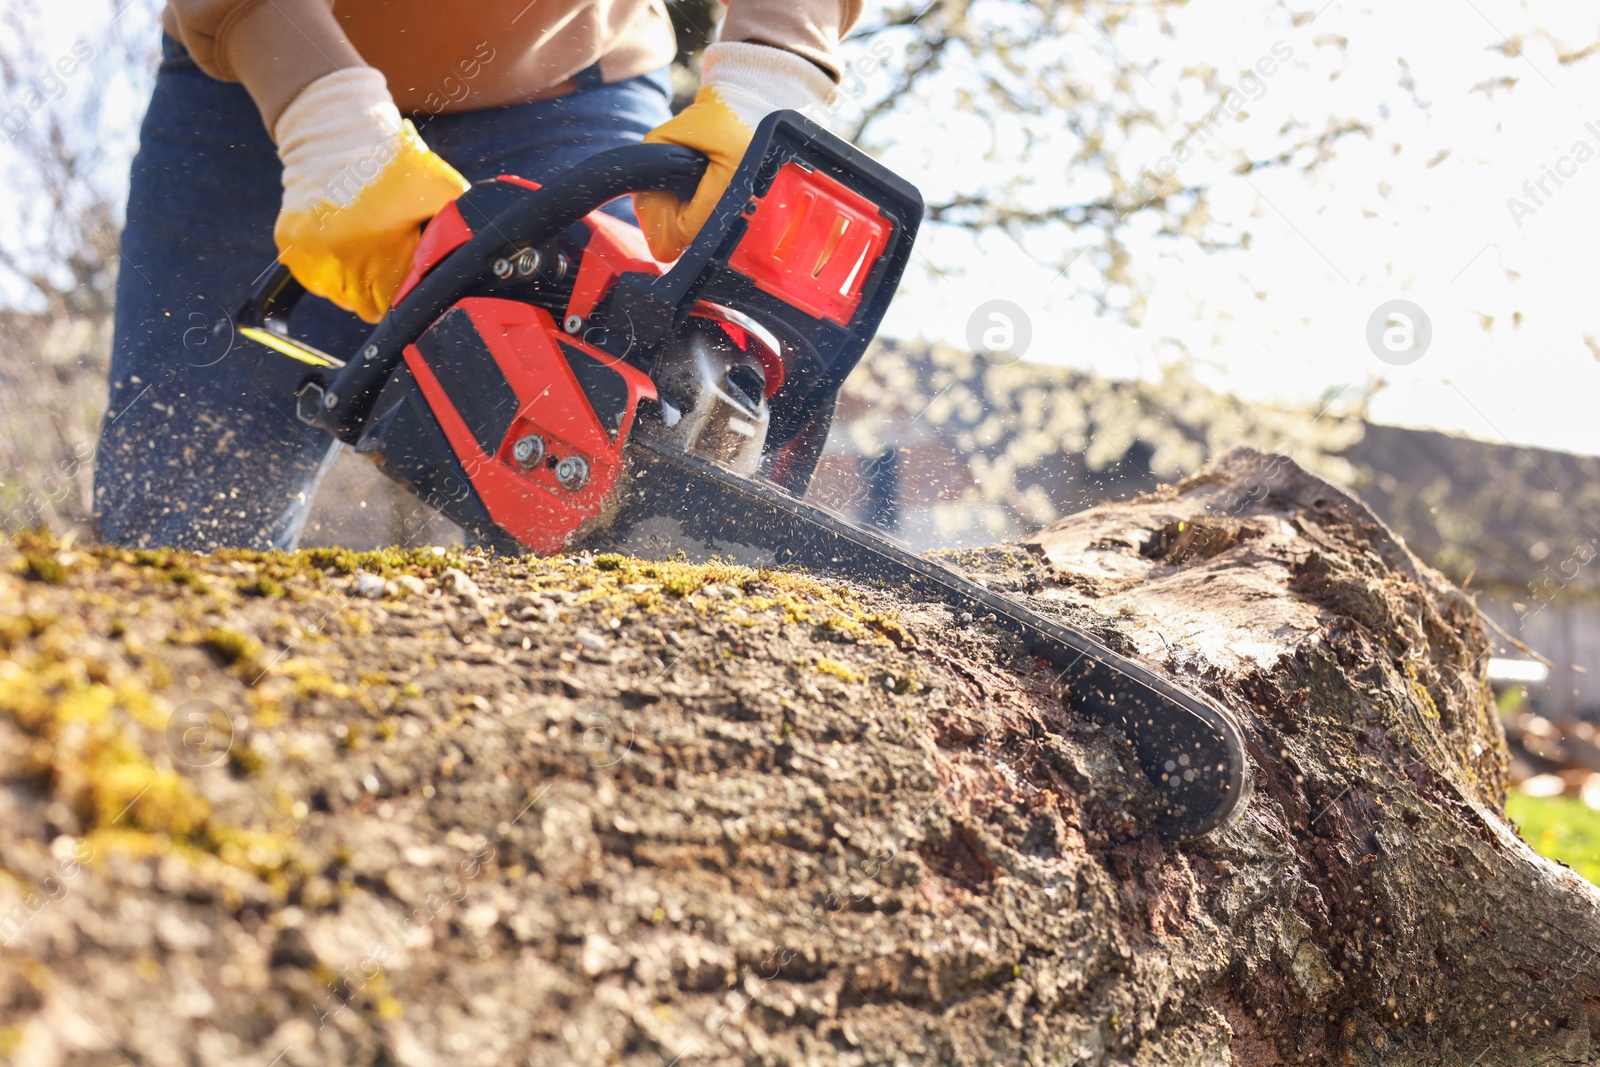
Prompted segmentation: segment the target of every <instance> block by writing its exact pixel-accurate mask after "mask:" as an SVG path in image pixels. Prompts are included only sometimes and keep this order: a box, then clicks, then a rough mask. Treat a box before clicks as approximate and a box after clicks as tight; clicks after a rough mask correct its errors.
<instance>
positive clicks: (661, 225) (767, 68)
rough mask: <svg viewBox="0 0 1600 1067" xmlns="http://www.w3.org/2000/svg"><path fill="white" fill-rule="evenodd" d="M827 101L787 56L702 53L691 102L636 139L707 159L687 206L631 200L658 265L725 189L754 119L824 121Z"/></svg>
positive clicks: (814, 78) (735, 48) (732, 47)
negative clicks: (786, 116)
mask: <svg viewBox="0 0 1600 1067" xmlns="http://www.w3.org/2000/svg"><path fill="white" fill-rule="evenodd" d="M832 94H833V79H832V78H830V77H829V76H828V75H827V74H826V73H824V72H823V71H822V69H821V68H820V67H817V66H816V65H815V64H813V63H812V62H811V61H810V60H808V59H802V58H801V57H800V56H797V55H795V54H794V53H793V52H785V51H784V50H783V49H781V48H769V47H768V46H766V45H762V44H745V43H743V42H731V41H730V42H726V43H718V44H714V45H712V46H711V47H709V48H707V49H706V54H705V66H704V74H703V76H702V77H701V81H700V91H699V92H698V93H696V94H695V98H694V102H693V103H691V104H690V105H689V106H688V107H686V108H684V109H683V110H682V111H681V112H679V113H678V114H677V115H675V116H674V117H673V118H672V119H671V120H669V121H667V122H664V123H662V124H661V125H660V126H657V127H656V128H655V129H653V130H651V131H650V132H649V133H648V134H646V135H645V138H644V140H645V144H676V145H683V146H684V147H686V148H693V149H694V150H695V151H697V152H701V153H703V154H704V155H706V156H707V157H709V158H710V160H711V164H710V166H708V167H707V168H706V174H705V177H704V178H702V179H700V187H699V188H698V189H696V190H695V194H694V199H692V200H690V201H689V202H688V203H687V204H685V203H684V202H682V201H681V200H679V199H678V198H677V197H675V196H673V195H672V194H670V193H635V194H634V197H633V208H634V211H635V213H636V214H637V215H638V216H639V226H640V228H641V229H643V230H644V237H645V240H646V241H647V242H648V243H649V245H650V254H651V255H653V256H655V257H656V258H657V259H659V260H662V261H663V262H665V261H667V260H673V259H677V258H678V257H679V256H680V255H682V254H683V250H684V249H685V248H687V247H688V246H689V242H690V241H692V240H694V236H695V234H697V233H699V232H700V227H701V226H704V225H705V222H706V219H708V218H710V217H711V209H712V208H714V207H716V205H717V200H718V199H719V198H720V197H721V196H722V193H723V191H724V190H725V189H727V188H728V182H729V181H730V180H732V178H733V172H734V170H735V169H736V168H737V167H738V166H739V160H740V159H742V158H744V153H745V149H747V148H749V147H750V138H751V137H752V136H753V135H754V134H755V128H756V125H757V124H758V123H759V122H760V121H761V120H762V119H764V118H766V117H767V116H768V115H769V114H771V113H772V112H774V111H781V110H783V109H784V108H792V109H794V110H796V111H805V112H806V113H807V114H808V115H809V116H810V117H812V118H818V117H825V116H826V103H827V101H828V99H829V97H831V96H832Z"/></svg>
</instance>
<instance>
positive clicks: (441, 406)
mask: <svg viewBox="0 0 1600 1067" xmlns="http://www.w3.org/2000/svg"><path fill="white" fill-rule="evenodd" d="M646 149H654V150H656V151H658V152H660V151H662V150H663V146H640V148H638V149H633V150H632V151H634V152H638V151H642V150H646ZM618 151H619V152H626V151H629V150H618ZM673 151H675V152H678V153H682V152H683V151H684V150H681V149H673ZM607 155H613V156H614V155H615V153H608V154H607ZM604 158H605V157H597V160H596V161H595V167H596V171H597V175H598V176H597V177H596V178H595V179H594V180H593V181H592V182H589V183H587V184H586V183H585V182H584V181H583V180H581V176H580V178H578V179H572V178H569V177H568V176H563V178H560V179H556V180H555V181H554V182H552V183H551V184H550V185H549V186H547V187H545V188H542V189H541V187H540V186H538V185H536V184H534V183H532V182H529V181H525V180H523V179H520V178H515V177H502V178H499V179H496V180H494V181H490V182H481V183H479V184H477V185H475V186H474V187H473V188H472V189H470V190H469V191H468V192H467V193H465V194H464V195H463V196H462V197H461V198H460V199H459V200H458V201H456V202H455V203H454V204H452V205H450V206H449V207H447V208H446V209H445V210H444V211H442V212H441V213H440V214H439V215H438V216H437V217H436V218H434V220H433V221H432V222H431V223H429V225H428V227H427V229H426V230H425V231H424V233H423V236H422V240H421V242H420V243H419V245H418V248H417V252H416V256H415V259H414V262H413V265H412V269H411V272H410V274H409V275H408V277H407V278H406V280H405V282H404V283H403V284H402V287H401V289H400V292H399V293H398V295H397V296H396V298H395V303H394V306H393V308H392V309H391V311H390V313H389V315H388V316H386V318H385V320H384V322H383V323H381V324H380V325H379V326H378V328H377V329H376V330H375V331H374V333H373V335H372V336H371V338H370V339H369V341H368V343H367V344H366V345H365V346H363V349H362V351H361V352H359V353H358V354H357V356H356V358H355V359H353V360H350V361H348V362H344V363H341V361H339V360H336V359H334V358H333V357H331V356H328V355H327V354H325V353H311V352H309V350H305V349H304V346H299V345H296V344H295V343H294V342H292V341H291V340H289V339H288V337H287V336H286V331H284V330H283V329H282V328H281V320H282V318H283V317H284V311H285V307H286V306H288V305H292V302H293V297H294V294H293V293H288V294H287V298H285V294H284V293H280V292H278V291H276V290H274V291H270V292H266V293H264V294H258V296H257V298H256V299H255V300H254V301H252V303H251V304H250V305H247V306H246V308H245V311H244V312H243V313H242V314H241V323H242V324H243V325H244V326H246V327H247V328H246V329H244V330H241V331H240V333H241V334H242V335H243V337H244V338H245V342H244V343H246V344H251V345H255V346H257V347H263V346H264V347H267V348H271V349H273V350H274V351H275V352H276V353H277V354H278V355H283V354H287V355H295V356H296V357H297V359H299V360H301V362H302V367H301V368H300V370H299V371H298V374H299V377H298V378H297V379H296V383H295V385H294V387H293V392H294V393H296V394H297V396H298V397H299V403H298V410H299V411H300V413H301V417H302V418H303V419H304V420H305V421H307V422H310V423H312V424H314V425H318V426H322V427H324V428H327V429H329V430H331V431H333V432H334V433H335V434H336V435H337V436H339V437H340V438H341V439H343V440H346V441H347V442H349V443H352V444H354V445H355V446H356V448H357V450H358V451H360V452H362V453H364V454H367V455H370V456H372V457H373V458H374V459H376V460H377V461H378V463H379V464H380V466H381V467H382V468H383V470H384V471H385V472H386V473H387V474H388V475H389V476H391V477H393V478H395V479H396V480H398V481H400V482H401V483H403V484H404V485H406V486H407V487H408V488H410V489H411V490H412V491H413V492H415V493H417V494H418V495H419V496H420V497H422V499H423V500H424V501H425V502H427V503H428V504H430V505H432V506H433V507H435V508H437V509H438V510H440V511H442V512H443V513H444V514H445V515H447V516H448V517H449V518H451V519H452V520H454V521H455V522H457V523H459V524H460V525H462V526H463V527H465V528H466V529H468V530H469V531H471V532H472V533H473V534H474V535H476V536H478V537H479V538H481V539H483V540H486V541H488V542H490V543H492V544H496V545H498V546H500V547H503V548H506V549H516V548H519V547H520V548H522V549H532V550H533V551H535V552H540V553H553V552H559V551H562V550H564V549H566V548H568V547H570V546H572V545H573V544H574V543H576V542H577V541H579V540H581V539H582V538H583V537H584V535H585V534H586V533H588V532H589V531H591V530H593V529H595V528H596V527H598V526H603V525H604V524H605V522H606V519H607V516H608V515H610V514H611V513H612V511H613V510H614V507H615V505H616V503H617V499H616V498H617V495H618V492H619V487H620V486H622V485H624V484H625V480H624V479H623V478H622V475H623V472H624V469H625V467H626V464H627V444H628V441H629V439H630V436H631V435H632V434H633V433H635V432H636V431H639V432H643V433H646V434H648V435H649V436H650V437H651V439H652V440H653V441H654V442H656V445H657V446H658V447H663V446H665V447H674V448H678V449H680V450H683V451H686V452H691V453H693V454H695V455H698V456H700V457H701V458H703V459H707V460H710V461H712V462H716V463H719V464H722V465H724V466H727V467H729V468H730V469H733V470H735V471H737V472H739V473H741V474H744V475H747V476H760V477H763V478H765V479H767V480H769V481H771V482H773V483H774V484H775V485H777V486H779V487H780V488H782V489H784V490H786V491H788V492H790V493H791V494H794V495H796V496H799V495H802V494H803V493H804V491H805V488H806V485H807V484H808V483H809V481H810V478H811V475H812V473H813V471H814V470H815V468H816V464H817V460H818V458H819V457H820V454H821V449H822V445H823V443H824V441H825V440H826V437H827V430H828V426H829V423H830V421H831V419H832V414H833V408H834V406H835V403H836V399H837V393H838V389H839V385H840V383H842V382H843V380H844V378H845V376H846V375H848V374H849V373H850V371H851V369H852V368H853V367H854V366H855V364H856V362H857V361H858V360H859V359H860V357H861V354H862V352H863V351H864V350H865V348H866V346H867V344H868V342H870V341H871V339H872V337H873V335H874V334H875V333H876V331H877V327H878V323H879V322H880V321H881V319H882V317H883V313H884V311H885V310H886V309H887V306H888V303H889V300H890V299H891V298H892V297H893V295H894V291H895V288H896V286H897V285H898V284H899V279H900V276H901V274H902V273H903V271H904V269H905V265H906V261H907V260H908V258H909V255H910V250H911V244H912V241H913V239H914V237H915V234H916V229H917V224H918V222H919V221H920V215H921V198H920V196H919V195H918V194H917V192H916V190H915V189H914V188H912V187H911V186H909V185H908V184H906V183H905V182H904V181H902V180H901V179H899V178H898V177H896V176H895V175H893V174H892V173H890V172H889V171H887V170H886V169H884V168H883V167H882V166H880V165H879V164H877V163H876V162H874V161H873V160H871V159H870V158H868V157H866V156H864V155H862V154H861V153H859V152H858V151H857V150H855V149H854V148H852V147H851V146H849V145H847V144H845V143H844V142H843V141H840V140H838V139H837V138H834V137H832V136H831V135H829V134H827V133H826V132H825V131H823V130H821V129H820V128H819V127H817V126H815V125H814V124H812V123H811V122H809V121H808V120H806V119H804V118H803V117H801V116H799V115H797V114H795V113H793V112H779V113H777V114H775V115H772V116H769V117H768V118H767V119H766V120H764V121H763V122H762V123H761V126H760V128H758V130H757V131H756V135H755V139H754V140H753V142H752V144H751V147H750V150H749V152H748V153H747V155H746V157H745V158H744V160H743V162H742V163H741V164H740V166H739V167H738V168H737V170H736V172H735V175H734V177H733V179H732V181H731V182H730V183H729V186H728V190H727V192H726V193H725V194H724V195H723V197H722V199H721V200H720V201H719V203H718V204H717V207H716V208H715V209H714V211H713V213H712V215H711V218H710V220H709V221H708V222H707V223H706V225H705V226H704V228H703V229H702V230H701V232H700V234H699V235H698V236H697V237H696V239H695V240H694V241H693V242H692V243H691V245H690V247H689V248H688V249H687V250H686V251H685V253H684V255H683V256H682V257H681V258H680V259H679V260H677V261H676V262H675V263H672V264H662V263H660V262H658V261H656V260H655V259H654V258H652V257H651V255H650V253H649V249H648V247H647V246H646V244H645V242H644V238H643V236H642V234H641V233H640V232H639V230H638V229H637V228H635V227H633V226H631V225H628V224H626V223H624V222H622V221H620V220H618V219H617V218H615V217H613V216H611V215H609V214H607V213H605V212H603V211H600V210H599V208H600V207H601V206H602V204H603V203H604V202H605V201H607V200H609V199H612V198H613V197H614V196H615V195H617V190H618V187H619V186H627V187H629V188H632V187H645V186H643V185H639V186H628V183H627V179H626V178H617V177H616V176H615V175H614V174H613V175H609V176H608V175H607V174H606V173H605V167H604V164H603V161H604ZM583 166H586V165H580V169H581V167H583ZM701 166H703V163H702V164H701ZM696 173H698V171H697V172H696ZM608 177H609V178H610V180H609V183H608V181H607V180H605V179H607V178H608ZM562 182H565V184H561V185H560V188H559V189H558V188H557V186H558V184H560V183H562ZM680 184H682V182H681V181H680ZM685 191H687V190H686V189H685ZM585 195H589V196H590V199H591V200H592V202H585V201H584V199H583V198H584V196H585ZM552 200H560V201H561V204H562V205H563V207H564V208H566V209H570V208H571V207H572V205H574V204H581V205H582V207H583V209H584V210H585V211H586V212H587V213H584V214H581V215H580V214H578V213H570V218H575V219H576V221H571V222H569V221H568V218H569V215H563V214H562V212H561V211H560V210H553V209H550V208H549V203H550V201H552ZM527 218H536V219H540V220H543V221H544V222H545V225H544V227H543V228H542V229H541V227H540V226H538V225H533V224H531V223H526V219H527ZM551 219H555V220H558V221H560V223H561V225H560V227H559V228H556V227H555V226H554V225H553V224H551V223H550V220H551ZM282 287H283V288H284V289H285V290H288V289H291V288H292V282H287V281H285V282H283V283H282ZM441 294H443V298H441ZM275 327H276V328H275ZM295 349H299V350H300V351H298V352H296V351H295ZM273 358H274V360H275V362H273V363H272V366H273V368H274V371H275V373H277V374H278V375H279V378H280V379H281V378H282V375H283V371H282V366H283V364H284V362H285V361H283V360H281V359H279V358H277V357H273ZM319 361H320V362H319ZM253 362H254V363H256V364H258V365H262V366H265V365H266V363H267V362H268V361H267V359H266V357H263V356H261V355H259V354H257V355H255V356H254V357H253ZM307 367H309V368H311V369H309V370H307V369H305V368H307Z"/></svg>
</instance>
